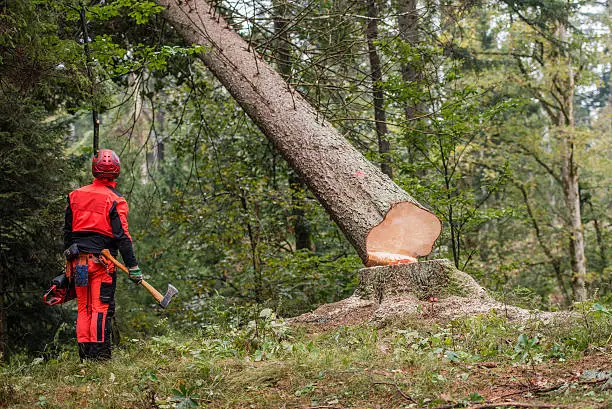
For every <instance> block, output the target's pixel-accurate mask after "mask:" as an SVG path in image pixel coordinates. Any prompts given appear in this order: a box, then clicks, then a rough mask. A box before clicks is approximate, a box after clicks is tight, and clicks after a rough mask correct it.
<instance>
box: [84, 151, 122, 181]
mask: <svg viewBox="0 0 612 409" xmlns="http://www.w3.org/2000/svg"><path fill="white" fill-rule="evenodd" d="M120 172H121V162H120V161H119V156H117V154H116V153H115V152H113V151H111V150H110V149H100V150H99V151H98V152H97V153H96V155H95V156H94V157H93V159H92V161H91V173H93V175H94V177H95V178H96V179H116V178H117V177H119V173H120Z"/></svg>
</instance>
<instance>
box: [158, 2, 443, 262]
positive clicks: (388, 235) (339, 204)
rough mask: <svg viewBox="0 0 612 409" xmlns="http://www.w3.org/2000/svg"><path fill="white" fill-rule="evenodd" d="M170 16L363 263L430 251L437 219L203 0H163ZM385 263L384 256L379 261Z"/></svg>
mask: <svg viewBox="0 0 612 409" xmlns="http://www.w3.org/2000/svg"><path fill="white" fill-rule="evenodd" d="M158 2H159V3H160V4H161V5H164V6H166V11H165V17H166V18H167V19H168V20H169V21H170V22H171V23H172V24H173V25H174V26H175V28H176V29H177V30H178V32H179V33H180V34H181V35H182V36H183V37H184V38H185V40H186V42H187V43H190V44H201V45H203V46H204V47H205V48H206V50H205V51H204V52H203V53H201V54H200V55H199V57H200V58H201V59H202V61H203V62H204V64H205V65H206V66H207V67H208V68H209V69H210V70H211V72H212V73H213V74H214V75H215V76H216V77H217V78H218V79H219V81H221V83H222V84H223V85H224V86H225V87H226V89H227V90H228V91H229V92H230V93H231V94H232V96H233V97H234V98H235V99H236V101H237V102H238V104H240V106H241V107H242V109H244V111H245V112H246V113H247V114H248V115H249V116H250V117H251V119H252V120H253V121H254V122H255V123H256V124H257V125H258V126H259V127H260V129H261V130H262V131H263V133H264V134H265V135H266V136H267V137H268V138H269V139H270V140H271V141H272V142H273V143H274V145H275V146H276V148H277V149H278V151H279V152H280V153H281V154H282V155H283V157H284V158H285V159H286V160H287V161H288V163H289V165H290V166H291V167H292V168H293V169H295V170H296V171H297V173H298V174H299V175H300V177H301V178H302V180H304V182H305V183H306V184H307V185H308V187H309V188H310V189H311V191H312V192H313V194H314V195H315V196H316V197H317V199H318V200H319V201H320V202H321V204H322V205H323V206H324V207H325V209H326V210H327V212H328V213H329V214H330V216H331V217H332V218H333V220H334V221H335V222H336V223H337V224H338V226H339V227H340V229H341V230H342V231H343V232H344V234H345V235H346V237H347V238H348V240H349V241H350V243H351V244H352V245H353V247H354V248H355V249H356V251H357V253H358V254H359V256H360V257H361V259H362V261H363V262H364V263H365V264H366V265H375V264H379V263H381V261H380V259H381V258H383V259H384V257H382V256H380V254H374V253H390V254H391V258H404V257H405V258H414V257H419V256H424V255H427V254H429V252H430V251H431V249H432V247H433V244H434V242H435V240H436V239H437V237H438V236H439V234H440V229H441V224H440V220H439V219H438V218H437V217H436V216H435V215H434V214H433V213H431V212H430V211H429V210H427V209H426V208H424V207H423V206H422V205H420V204H419V203H418V202H417V201H416V200H415V199H413V198H412V197H411V196H410V195H409V194H408V193H406V192H405V191H403V190H402V189H401V188H400V187H399V186H397V185H396V184H395V183H393V181H391V180H390V179H389V177H388V176H387V175H385V174H384V173H382V172H381V171H380V170H379V169H378V168H377V167H376V166H374V165H373V164H372V163H370V162H368V160H367V159H365V157H364V156H363V155H361V153H359V152H358V151H357V150H356V149H355V148H354V147H353V146H352V145H350V144H349V143H348V141H347V140H346V139H344V138H343V137H342V136H341V135H340V134H339V132H338V131H336V130H335V129H334V128H333V127H332V126H331V124H330V123H328V122H327V121H325V120H324V119H323V118H322V117H321V116H320V115H317V112H316V111H315V110H314V108H313V107H312V106H311V105H310V104H309V103H308V102H307V101H306V100H305V99H304V98H303V97H302V96H301V95H300V94H299V93H297V92H296V91H295V90H294V89H292V88H291V87H290V86H289V85H288V84H287V83H286V82H285V81H284V80H283V79H282V77H281V76H280V75H279V74H278V73H277V72H276V71H274V70H273V69H272V68H271V67H270V66H269V65H268V64H267V63H266V62H265V61H264V60H263V59H262V58H261V57H260V56H258V55H257V54H256V52H255V51H254V50H253V49H252V48H251V47H250V45H249V44H248V43H247V42H246V41H245V40H243V39H242V38H241V37H240V36H239V35H238V34H237V33H235V32H234V31H232V30H231V28H230V27H229V26H228V25H227V23H226V22H225V20H224V19H223V18H222V17H221V16H220V15H218V14H217V13H216V11H215V9H214V7H213V6H212V5H211V4H210V3H208V2H207V1H204V0H194V1H179V0H158ZM382 263H383V264H384V260H383V262H382Z"/></svg>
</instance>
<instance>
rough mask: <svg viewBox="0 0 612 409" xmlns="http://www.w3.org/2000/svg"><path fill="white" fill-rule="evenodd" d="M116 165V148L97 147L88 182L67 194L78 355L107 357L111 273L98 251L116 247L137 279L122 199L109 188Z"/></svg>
mask: <svg viewBox="0 0 612 409" xmlns="http://www.w3.org/2000/svg"><path fill="white" fill-rule="evenodd" d="M120 170H121V164H120V162H119V157H118V156H117V154H116V153H115V152H113V151H112V150H110V149H100V150H99V151H98V152H97V153H96V155H95V156H94V158H93V160H92V163H91V171H92V173H93V176H94V181H93V183H92V184H90V185H87V186H84V187H82V188H80V189H77V190H74V191H73V192H71V193H70V195H69V196H68V205H67V206H66V220H65V224H64V250H65V251H66V254H67V257H69V258H71V260H70V261H69V263H68V268H67V272H68V273H69V274H70V276H71V277H70V278H71V279H72V280H74V283H75V287H76V297H77V306H78V314H77V322H76V333H77V342H78V345H79V356H80V357H81V359H97V360H102V359H109V358H110V357H111V342H110V319H111V317H112V316H113V315H114V313H115V285H116V279H117V275H116V273H115V266H114V264H113V263H112V262H110V261H108V260H106V259H104V257H101V256H100V252H101V251H102V250H103V249H109V250H110V252H111V254H112V255H113V256H115V257H116V256H117V251H119V252H121V257H122V258H123V260H124V262H125V264H126V265H127V266H128V268H129V277H130V279H131V280H132V281H133V282H135V283H136V284H138V283H140V282H141V281H142V273H141V271H140V268H139V267H138V262H137V261H136V256H135V255H134V249H133V247H132V238H131V236H130V233H129V230H128V221H127V218H128V204H127V202H126V201H125V199H124V198H123V197H122V196H121V194H119V193H118V192H117V191H116V190H115V186H116V185H117V182H115V179H116V178H117V177H118V176H119V172H120ZM75 245H76V248H75Z"/></svg>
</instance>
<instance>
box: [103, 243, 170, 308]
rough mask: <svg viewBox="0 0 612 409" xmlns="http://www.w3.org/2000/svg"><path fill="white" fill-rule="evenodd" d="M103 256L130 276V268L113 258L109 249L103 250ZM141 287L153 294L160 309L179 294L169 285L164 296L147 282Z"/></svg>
mask: <svg viewBox="0 0 612 409" xmlns="http://www.w3.org/2000/svg"><path fill="white" fill-rule="evenodd" d="M102 255H103V256H104V257H106V259H108V260H110V261H112V262H113V264H114V265H116V266H117V267H118V268H119V269H120V270H122V271H123V272H125V273H126V274H130V272H129V270H128V268H127V267H126V266H124V265H123V264H121V263H120V262H119V260H117V259H116V258H115V257H113V256H112V255H111V253H110V251H108V250H107V249H104V250H102ZM140 285H142V286H143V287H144V288H146V289H147V291H149V292H150V293H151V295H152V296H153V297H154V298H155V299H156V300H157V302H158V303H159V305H160V307H162V308H166V307H167V306H168V304H170V301H172V297H174V296H175V295H176V294H178V290H177V289H176V287H175V286H173V285H172V284H168V290H166V294H165V295H162V294H161V293H160V292H159V291H157V290H156V289H155V288H153V286H152V285H151V284H149V283H147V282H146V281H145V280H142V281H141V282H140Z"/></svg>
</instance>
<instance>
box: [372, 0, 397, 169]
mask: <svg viewBox="0 0 612 409" xmlns="http://www.w3.org/2000/svg"><path fill="white" fill-rule="evenodd" d="M368 17H369V18H368V23H367V28H366V38H367V40H368V57H369V59H370V78H371V79H372V100H373V102H374V121H375V122H376V139H377V140H378V153H379V154H380V168H381V169H382V171H383V173H384V174H386V175H387V176H389V177H390V178H393V169H392V168H391V164H390V163H389V152H390V151H391V145H390V144H389V139H388V133H389V132H388V131H387V113H386V112H385V96H384V93H383V88H382V71H381V66H380V56H379V55H378V50H377V49H376V41H378V5H377V4H376V0H368Z"/></svg>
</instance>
